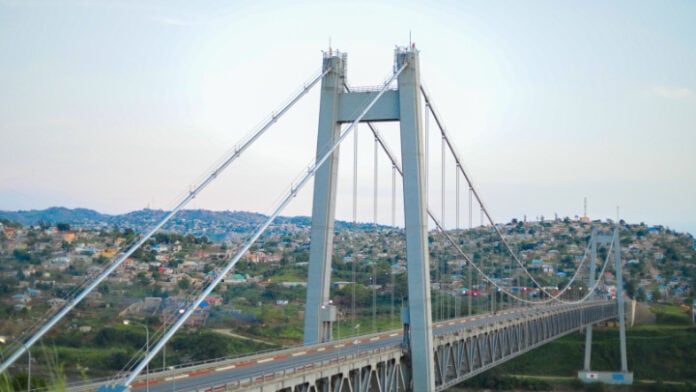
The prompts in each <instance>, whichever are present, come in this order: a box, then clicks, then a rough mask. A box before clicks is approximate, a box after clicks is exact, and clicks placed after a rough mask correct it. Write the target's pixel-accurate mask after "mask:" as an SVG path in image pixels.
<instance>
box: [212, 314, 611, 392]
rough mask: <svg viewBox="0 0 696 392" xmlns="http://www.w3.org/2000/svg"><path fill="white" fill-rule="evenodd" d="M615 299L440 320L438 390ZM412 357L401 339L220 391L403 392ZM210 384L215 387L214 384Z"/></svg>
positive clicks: (566, 328) (598, 318) (594, 319)
mask: <svg viewBox="0 0 696 392" xmlns="http://www.w3.org/2000/svg"><path fill="white" fill-rule="evenodd" d="M617 316H618V308H617V306H616V302H615V301H592V302H586V303H581V304H569V305H554V306H549V307H543V308H524V309H518V310H517V311H515V312H509V313H506V314H500V315H485V316H482V317H480V318H478V319H473V320H472V319H468V320H453V321H450V322H447V323H443V324H439V325H438V327H437V329H436V330H435V333H434V338H433V341H434V347H435V349H434V351H435V352H434V354H435V381H436V390H437V391H442V390H446V389H448V388H450V387H452V386H454V385H456V384H458V383H460V382H462V381H465V380H467V379H468V378H471V377H473V376H475V375H477V374H479V373H482V372H484V371H486V370H488V369H490V368H493V367H495V366H497V365H499V364H501V363H503V362H505V361H508V360H510V359H512V358H515V357H517V356H519V355H521V354H524V353H526V352H529V351H530V350H533V349H535V348H537V347H539V346H541V345H543V344H545V343H548V342H550V341H551V340H554V339H556V338H559V337H561V336H564V335H567V334H569V333H571V332H574V331H581V329H582V328H583V327H585V326H587V325H592V324H596V323H600V322H603V321H608V320H613V319H616V318H617ZM408 363H409V361H408V358H406V357H405V355H404V351H403V350H402V348H401V346H400V345H399V344H396V345H392V346H389V347H383V348H381V349H378V350H373V351H370V352H365V353H361V354H359V355H354V356H347V357H341V358H336V359H332V360H330V361H324V362H317V363H312V364H308V365H307V366H305V369H303V370H298V369H288V370H287V371H283V372H275V373H273V374H269V375H264V376H262V377H256V378H253V379H246V380H238V381H236V382H230V383H228V384H226V385H219V386H217V387H215V388H214V390H220V391H239V390H244V391H264V392H266V391H282V392H329V391H331V392H373V391H379V392H400V391H408V390H410V385H412V381H413V380H412V378H411V372H410V367H409V365H408ZM207 390H210V389H209V388H208V389H207Z"/></svg>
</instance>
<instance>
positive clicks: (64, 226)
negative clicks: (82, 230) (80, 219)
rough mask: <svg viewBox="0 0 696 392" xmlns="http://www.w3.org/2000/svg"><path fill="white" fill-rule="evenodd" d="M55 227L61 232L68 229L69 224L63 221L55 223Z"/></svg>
mask: <svg viewBox="0 0 696 392" xmlns="http://www.w3.org/2000/svg"><path fill="white" fill-rule="evenodd" d="M56 229H58V231H61V232H63V231H70V224H69V223H64V222H61V223H57V224H56Z"/></svg>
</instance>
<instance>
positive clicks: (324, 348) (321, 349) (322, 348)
mask: <svg viewBox="0 0 696 392" xmlns="http://www.w3.org/2000/svg"><path fill="white" fill-rule="evenodd" d="M324 350H326V347H319V348H318V349H317V351H324Z"/></svg>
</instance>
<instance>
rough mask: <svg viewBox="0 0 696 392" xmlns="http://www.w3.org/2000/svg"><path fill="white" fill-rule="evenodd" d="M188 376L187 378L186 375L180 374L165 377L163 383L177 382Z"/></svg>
mask: <svg viewBox="0 0 696 392" xmlns="http://www.w3.org/2000/svg"><path fill="white" fill-rule="evenodd" d="M188 376H189V375H188V374H180V375H178V376H174V377H167V378H165V379H164V381H172V380H178V379H180V378H187V377H188Z"/></svg>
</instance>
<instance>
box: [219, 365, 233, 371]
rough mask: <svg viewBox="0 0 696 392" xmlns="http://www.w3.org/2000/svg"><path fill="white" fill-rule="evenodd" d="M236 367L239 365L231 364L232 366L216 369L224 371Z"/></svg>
mask: <svg viewBox="0 0 696 392" xmlns="http://www.w3.org/2000/svg"><path fill="white" fill-rule="evenodd" d="M236 367H237V365H230V366H225V367H221V368H217V369H215V371H216V372H224V371H225V370H230V369H234V368H236Z"/></svg>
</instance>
